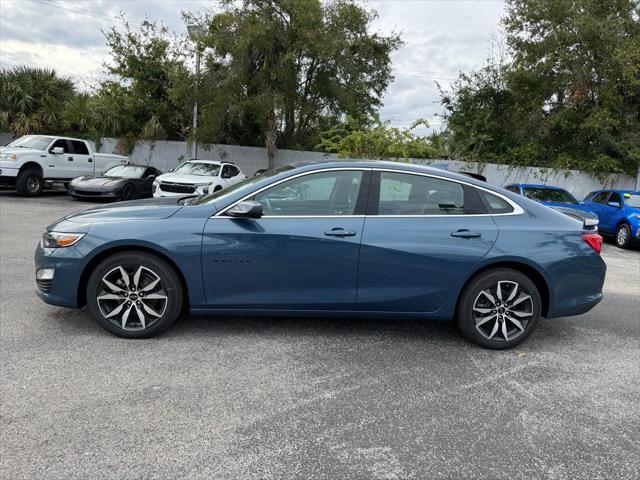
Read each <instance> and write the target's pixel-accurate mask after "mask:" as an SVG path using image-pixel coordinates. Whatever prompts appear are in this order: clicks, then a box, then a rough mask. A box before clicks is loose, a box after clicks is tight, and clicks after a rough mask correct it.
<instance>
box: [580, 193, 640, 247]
mask: <svg viewBox="0 0 640 480" xmlns="http://www.w3.org/2000/svg"><path fill="white" fill-rule="evenodd" d="M582 203H583V204H584V205H585V206H587V207H588V208H590V209H592V210H593V211H594V212H595V213H596V214H597V215H598V218H599V220H600V230H601V231H602V233H604V234H605V235H612V236H614V238H615V241H616V245H617V246H618V247H620V248H628V247H630V246H631V245H633V244H640V192H638V191H632V190H598V191H595V192H591V193H590V194H589V195H587V196H586V197H585V199H584V201H583V202H582Z"/></svg>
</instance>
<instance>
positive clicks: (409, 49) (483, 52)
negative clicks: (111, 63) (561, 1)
mask: <svg viewBox="0 0 640 480" xmlns="http://www.w3.org/2000/svg"><path fill="white" fill-rule="evenodd" d="M212 4H213V3H212V1H211V0H181V1H180V2H173V1H163V0H137V1H131V0H115V1H112V0H92V1H91V2H75V1H64V0H0V63H1V64H2V66H3V67H4V66H10V65H18V64H21V63H27V64H29V65H38V66H47V67H55V68H56V70H58V71H59V72H60V73H62V74H66V75H68V76H70V77H72V78H74V79H75V80H77V81H78V83H79V85H80V87H81V88H88V86H89V85H91V83H92V82H94V81H95V80H96V79H98V78H103V76H104V71H103V67H102V65H103V63H104V62H105V61H107V60H108V51H107V48H106V46H105V39H104V36H103V34H102V32H101V30H105V29H108V28H109V26H110V25H113V24H117V22H118V20H117V17H118V16H119V15H120V13H122V14H124V15H125V16H126V18H127V19H128V20H129V21H130V22H131V23H133V24H136V23H140V22H141V21H142V20H144V19H145V18H148V19H150V20H156V21H161V22H162V23H164V24H165V25H166V26H168V27H169V28H171V29H173V30H174V31H176V32H177V33H182V32H184V29H185V27H184V25H183V22H182V18H181V11H182V10H190V11H199V10H200V11H203V10H206V9H210V8H211V7H212ZM366 5H367V6H368V7H369V8H373V9H375V10H377V11H378V14H379V17H378V19H377V20H376V21H375V22H374V24H373V26H372V28H373V29H374V30H377V31H379V32H381V33H384V34H390V33H391V32H399V33H401V35H402V38H403V40H404V42H405V43H404V46H403V47H402V48H401V49H399V50H398V51H397V52H395V53H394V54H393V56H392V61H393V73H394V76H395V81H394V82H393V83H392V84H391V85H390V86H389V88H388V89H387V92H386V93H385V95H384V98H383V101H384V106H383V108H382V110H381V116H382V118H383V119H388V120H390V121H391V122H392V124H394V125H397V126H408V125H410V124H411V123H413V121H414V120H416V119H417V118H426V119H428V120H429V121H430V123H431V125H432V128H434V129H438V127H439V125H440V121H441V119H440V117H439V116H438V115H441V114H442V107H441V106H440V104H439V99H440V96H439V93H438V89H437V87H436V85H435V82H438V83H440V84H441V85H442V86H443V87H445V88H446V87H447V86H448V85H449V84H450V83H451V82H452V81H453V80H454V79H455V78H456V77H457V76H458V73H459V72H461V71H469V70H472V69H475V68H478V67H479V66H481V65H482V63H483V62H484V60H485V59H486V58H487V57H488V55H489V52H490V48H491V44H492V39H493V38H495V37H496V36H498V35H499V33H500V25H499V21H500V17H501V15H502V14H503V9H504V5H503V2H502V1H500V0H495V1H493V0H488V1H478V0H429V1H411V0H370V1H369V2H368V3H367V4H366Z"/></svg>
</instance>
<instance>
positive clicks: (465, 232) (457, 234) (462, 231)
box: [451, 228, 482, 238]
mask: <svg viewBox="0 0 640 480" xmlns="http://www.w3.org/2000/svg"><path fill="white" fill-rule="evenodd" d="M451 236H452V237H456V238H480V237H481V236H482V234H481V233H477V232H471V231H469V230H467V229H466V228H465V229H460V230H458V231H456V232H451Z"/></svg>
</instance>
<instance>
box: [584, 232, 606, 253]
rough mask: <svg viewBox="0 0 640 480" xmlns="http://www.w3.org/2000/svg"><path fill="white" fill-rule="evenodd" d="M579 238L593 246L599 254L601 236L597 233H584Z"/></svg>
mask: <svg viewBox="0 0 640 480" xmlns="http://www.w3.org/2000/svg"><path fill="white" fill-rule="evenodd" d="M581 238H582V240H584V241H585V243H586V244H587V245H589V246H590V247H591V248H593V249H594V250H595V251H596V253H598V254H599V253H600V252H601V251H602V236H600V235H598V234H597V233H585V234H584V235H582V237H581Z"/></svg>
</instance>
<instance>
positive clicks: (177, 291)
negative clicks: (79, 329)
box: [87, 251, 183, 338]
mask: <svg viewBox="0 0 640 480" xmlns="http://www.w3.org/2000/svg"><path fill="white" fill-rule="evenodd" d="M119 267H122V268H123V269H124V270H125V273H126V274H127V277H128V280H129V281H130V282H131V283H130V284H129V285H128V286H127V285H124V276H123V275H122V273H121V271H120V269H119ZM138 271H140V274H139V275H138V278H137V280H138V285H137V287H136V286H135V285H134V281H135V280H136V273H137V272H138ZM156 279H159V280H158V281H157V282H156V283H155V284H154V282H155V280H156ZM105 280H106V282H105ZM152 284H154V285H152ZM131 287H133V288H131ZM152 296H153V297H154V298H151V297H152ZM99 297H100V299H99ZM105 297H106V298H105ZM116 297H117V298H116ZM160 297H165V298H166V299H165V300H162V299H161V298H160ZM182 302H183V290H182V285H181V283H180V279H179V278H178V275H177V273H176V272H175V270H174V269H173V268H172V267H171V266H170V265H169V264H167V262H165V261H164V260H162V259H160V258H158V257H156V256H155V255H151V254H148V253H144V252H135V251H131V252H122V253H116V254H114V255H112V256H110V257H108V258H107V259H105V260H103V261H102V262H101V263H100V264H99V265H98V266H97V267H96V268H95V269H94V270H93V272H92V273H91V276H90V277H89V282H88V284H87V308H88V310H89V313H90V314H91V316H92V317H93V319H94V320H95V321H96V322H97V323H98V324H99V325H100V326H101V327H103V328H104V329H105V330H107V331H109V332H111V333H113V334H114V335H117V336H118V337H124V338H149V337H153V336H155V335H158V334H159V333H161V332H163V331H164V330H166V329H167V328H169V327H170V326H171V325H172V324H173V322H175V321H176V319H177V318H178V316H179V315H180V312H181V311H182ZM118 309H119V310H118ZM114 311H115V313H113V312H114ZM127 311H128V312H129V313H127ZM152 312H153V313H152ZM140 314H141V315H142V317H141V316H140ZM123 325H124V328H123Z"/></svg>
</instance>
